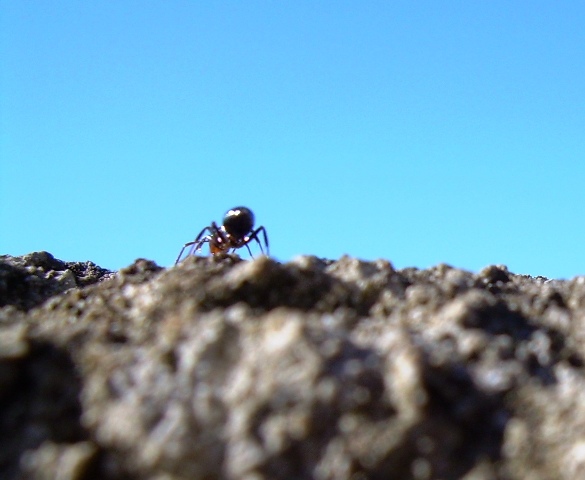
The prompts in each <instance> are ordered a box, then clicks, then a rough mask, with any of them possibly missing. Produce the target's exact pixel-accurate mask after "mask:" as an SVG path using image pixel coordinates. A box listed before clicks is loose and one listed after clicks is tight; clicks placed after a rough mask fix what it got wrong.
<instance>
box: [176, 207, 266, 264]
mask: <svg viewBox="0 0 585 480" xmlns="http://www.w3.org/2000/svg"><path fill="white" fill-rule="evenodd" d="M253 228H254V214H253V213H252V210H250V209H249V208H246V207H234V208H232V209H230V210H228V211H227V212H226V214H225V216H224V217H223V225H222V226H221V227H218V226H217V224H216V223H215V222H211V225H210V226H208V227H205V228H204V229H203V230H201V231H200V232H199V235H197V237H196V238H195V240H193V241H192V242H188V243H186V244H185V245H183V248H182V249H181V252H180V253H179V256H178V257H177V261H176V262H175V265H176V264H177V263H179V261H180V260H181V257H182V256H183V252H184V251H185V249H186V248H187V247H191V248H190V249H189V252H188V253H187V255H186V257H188V256H189V255H192V254H193V253H194V252H196V251H198V250H199V249H200V248H201V247H202V246H203V244H204V243H209V251H210V252H211V254H212V255H215V254H217V253H223V252H229V251H230V250H232V252H234V251H236V250H237V249H238V248H242V247H244V246H245V247H246V248H247V249H248V253H249V254H250V256H251V257H252V258H254V255H252V251H251V250H250V246H249V245H248V244H249V243H250V242H251V241H252V240H256V243H258V246H259V247H260V251H261V252H262V254H264V249H263V248H262V242H260V239H259V238H258V234H259V233H260V232H262V236H263V239H264V246H265V247H266V255H269V253H268V236H267V235H266V229H265V228H264V227H263V226H260V227H258V228H257V229H256V230H253ZM206 232H209V233H208V235H205V233H206ZM204 235H205V236H204Z"/></svg>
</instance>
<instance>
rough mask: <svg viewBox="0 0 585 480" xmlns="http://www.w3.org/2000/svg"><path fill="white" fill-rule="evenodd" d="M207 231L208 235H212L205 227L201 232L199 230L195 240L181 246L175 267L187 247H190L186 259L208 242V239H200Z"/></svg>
mask: <svg viewBox="0 0 585 480" xmlns="http://www.w3.org/2000/svg"><path fill="white" fill-rule="evenodd" d="M207 231H209V232H210V233H213V232H212V231H211V229H210V228H209V227H205V228H204V229H203V230H201V231H200V232H199V235H197V237H196V238H195V240H193V241H192V242H188V243H186V244H185V245H183V248H182V249H181V252H180V253H179V256H178V257H177V261H176V262H175V265H176V264H177V263H179V261H180V260H181V256H182V255H183V252H184V251H185V249H186V248H187V247H191V248H190V249H189V252H188V253H187V255H186V257H188V256H189V255H192V254H193V252H194V251H195V252H196V251H197V250H199V249H200V248H201V245H203V244H204V243H205V242H209V237H205V238H203V239H202V238H201V237H202V236H203V234H204V233H205V232H207ZM186 257H185V258H186Z"/></svg>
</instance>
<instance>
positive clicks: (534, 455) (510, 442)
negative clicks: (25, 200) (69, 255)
mask: <svg viewBox="0 0 585 480" xmlns="http://www.w3.org/2000/svg"><path fill="white" fill-rule="evenodd" d="M74 265H77V264H71V263H69V264H68V263H65V262H61V261H59V260H55V259H54V258H53V257H52V256H50V255H49V254H46V253H41V254H33V255H31V256H26V257H2V259H1V260H0V288H1V289H2V290H1V291H2V294H3V302H4V303H3V305H4V307H3V308H1V309H0V404H1V405H2V408H1V409H0V477H1V478H63V479H76V480H86V479H87V480H89V479H93V478H103V479H147V480H150V479H152V480H162V479H165V480H175V479H176V480H183V479H198V478H204V479H213V478H217V479H279V478H281V479H289V478H307V479H323V480H325V479H348V480H349V479H358V478H367V479H370V478H371V479H388V478H400V479H417V480H418V479H421V480H422V479H439V478H441V479H458V478H465V479H467V480H471V479H475V480H483V479H485V480H487V479H526V478H530V479H536V480H538V479H543V480H544V479H551V478H555V479H557V478H558V479H576V478H581V477H582V476H584V475H585V441H584V440H583V438H584V437H583V431H585V377H584V368H583V365H584V362H583V358H584V355H585V352H584V348H585V347H584V344H585V343H584V340H585V322H584V321H585V280H584V278H585V277H577V278H575V279H572V280H567V281H561V280H548V279H545V278H542V277H536V278H533V277H529V276H525V275H524V276H523V275H515V274H513V273H511V272H509V271H508V269H507V268H506V267H503V266H490V267H486V268H485V269H483V270H482V271H481V272H479V273H477V274H474V273H472V272H467V271H463V270H460V269H456V268H453V267H451V266H449V265H445V264H442V265H438V266H436V267H433V268H430V269H427V270H418V269H414V268H408V269H403V270H396V269H394V268H393V266H392V265H391V264H390V263H389V262H388V261H385V260H379V261H375V262H365V261H360V260H358V259H355V258H350V257H342V258H340V259H339V260H337V261H331V260H324V259H318V258H316V257H310V256H304V257H298V258H296V259H294V260H292V261H291V262H289V263H285V264H282V263H279V262H276V261H274V260H272V259H269V258H266V257H260V258H257V259H255V260H251V261H243V260H241V259H240V258H239V257H237V256H235V255H227V256H218V257H211V258H199V257H189V258H187V259H186V260H185V261H183V262H182V263H180V264H179V265H178V266H176V267H174V268H171V269H166V270H165V269H162V268H160V267H158V266H157V265H156V264H154V263H153V262H151V261H148V260H143V259H140V260H137V261H136V262H135V263H134V264H133V265H130V266H129V267H127V268H125V269H123V270H121V271H120V272H118V273H117V274H113V273H112V272H107V271H103V270H100V269H99V267H95V266H89V264H85V265H86V267H85V268H77V267H75V266H74ZM92 265H93V264H92ZM50 272H56V273H50ZM66 272H70V273H66ZM88 272H89V273H88ZM92 272H93V273H92ZM14 278H19V279H20V281H19V282H15V281H14ZM2 282H4V283H2ZM43 282H49V283H48V284H44V283H43ZM23 285H28V287H27V288H24V287H23ZM30 285H33V286H34V288H32V287H30ZM47 285H49V287H47Z"/></svg>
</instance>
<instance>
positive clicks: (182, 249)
mask: <svg viewBox="0 0 585 480" xmlns="http://www.w3.org/2000/svg"><path fill="white" fill-rule="evenodd" d="M194 243H195V242H189V243H186V244H185V245H183V248H181V251H180V252H179V256H178V257H177V260H175V265H176V264H177V263H179V261H180V260H181V257H182V256H183V252H184V251H185V249H186V248H187V247H189V246H191V245H193V244H194ZM187 256H189V255H187Z"/></svg>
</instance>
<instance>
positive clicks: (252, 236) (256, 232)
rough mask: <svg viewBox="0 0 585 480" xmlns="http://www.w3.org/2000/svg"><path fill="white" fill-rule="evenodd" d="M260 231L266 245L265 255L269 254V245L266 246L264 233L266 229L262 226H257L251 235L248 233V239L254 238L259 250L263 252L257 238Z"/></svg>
mask: <svg viewBox="0 0 585 480" xmlns="http://www.w3.org/2000/svg"><path fill="white" fill-rule="evenodd" d="M260 232H262V236H263V237H264V245H265V246H266V255H268V256H270V247H269V246H268V235H266V229H265V228H264V227H258V228H257V229H256V230H254V232H253V233H252V235H250V239H252V238H254V239H255V240H256V242H258V245H259V246H260V251H261V252H262V253H263V254H264V249H263V248H262V242H260V240H259V239H258V234H259V233H260Z"/></svg>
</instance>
